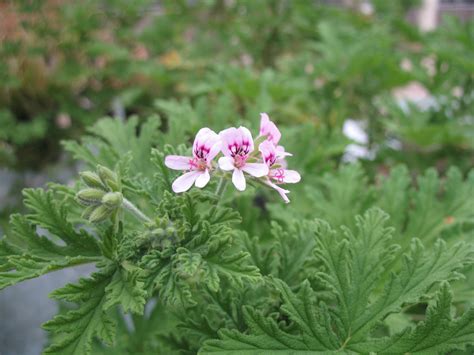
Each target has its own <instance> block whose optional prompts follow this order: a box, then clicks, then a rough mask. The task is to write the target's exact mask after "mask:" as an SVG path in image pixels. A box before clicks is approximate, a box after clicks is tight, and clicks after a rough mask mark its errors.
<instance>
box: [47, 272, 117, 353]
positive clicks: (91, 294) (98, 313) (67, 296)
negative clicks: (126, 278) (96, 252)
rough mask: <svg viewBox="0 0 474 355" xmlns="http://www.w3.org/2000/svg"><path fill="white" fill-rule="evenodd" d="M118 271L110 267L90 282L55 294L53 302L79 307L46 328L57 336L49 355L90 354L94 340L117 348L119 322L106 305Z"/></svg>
mask: <svg viewBox="0 0 474 355" xmlns="http://www.w3.org/2000/svg"><path fill="white" fill-rule="evenodd" d="M114 271H115V269H114V268H111V267H108V268H106V269H103V270H101V271H100V272H97V273H94V274H92V276H91V277H90V278H89V279H81V280H80V281H79V283H78V284H69V285H66V286H65V287H63V288H61V289H59V290H56V291H54V292H52V293H51V297H52V298H54V299H58V300H66V301H72V302H77V303H79V307H78V308H77V309H75V310H71V311H68V312H67V313H65V314H59V315H57V316H56V317H54V318H53V319H52V320H50V321H48V322H46V323H44V324H43V328H44V329H46V330H48V331H50V332H53V333H54V334H55V338H54V341H53V343H52V344H51V345H50V346H49V347H48V348H46V349H45V351H44V353H45V354H77V355H79V354H81V355H83V354H90V353H91V346H92V340H93V339H94V337H98V338H99V339H101V340H102V341H104V342H105V343H107V344H109V345H111V344H113V342H114V338H115V322H114V320H113V317H112V315H111V313H110V310H109V311H107V310H106V309H105V308H104V305H105V302H106V288H107V285H109V284H110V282H111V278H112V275H113V274H114Z"/></svg>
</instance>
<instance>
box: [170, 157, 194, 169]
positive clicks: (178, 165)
mask: <svg viewBox="0 0 474 355" xmlns="http://www.w3.org/2000/svg"><path fill="white" fill-rule="evenodd" d="M192 159H193V158H191V157H183V156H182V155H168V156H167V157H166V158H165V165H166V166H167V167H168V168H170V169H173V170H189V169H190V168H191V165H190V164H189V162H190V161H191V160H192Z"/></svg>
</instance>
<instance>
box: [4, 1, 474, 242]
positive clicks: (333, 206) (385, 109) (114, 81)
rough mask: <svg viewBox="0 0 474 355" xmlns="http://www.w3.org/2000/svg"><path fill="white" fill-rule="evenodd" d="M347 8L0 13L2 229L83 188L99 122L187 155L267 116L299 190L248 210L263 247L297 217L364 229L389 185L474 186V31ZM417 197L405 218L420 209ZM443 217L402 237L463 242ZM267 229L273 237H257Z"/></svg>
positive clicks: (229, 4)
mask: <svg viewBox="0 0 474 355" xmlns="http://www.w3.org/2000/svg"><path fill="white" fill-rule="evenodd" d="M349 3H351V5H349V6H341V4H338V5H335V4H331V3H328V2H324V1H315V2H313V1H283V0H275V1H251V0H248V1H246V0H239V1H216V0H215V1H212V0H208V1H195V2H192V1H191V2H190V1H184V0H182V1H171V0H170V1H167V0H165V1H160V2H156V1H151V0H140V1H133V2H130V1H124V0H109V1H92V0H86V1H81V2H75V1H65V0H48V1H15V2H4V3H2V4H0V36H1V37H0V41H1V47H0V82H1V85H0V166H1V172H2V174H3V175H2V176H5V181H9V183H6V184H5V185H4V186H3V191H2V192H1V195H0V198H1V200H0V210H1V213H2V219H1V226H2V230H3V231H4V232H7V231H8V228H9V227H8V225H7V216H8V215H9V214H10V213H11V212H13V211H20V210H21V209H22V207H21V206H20V201H19V200H20V199H19V198H18V196H20V194H19V190H20V189H21V188H23V187H25V186H26V187H31V186H37V185H41V184H43V183H44V181H46V180H50V181H51V180H52V181H63V182H67V181H69V180H70V178H71V176H74V175H75V171H76V170H77V169H78V168H80V167H78V166H77V165H75V163H73V161H72V159H71V157H70V156H69V155H67V154H64V153H63V152H64V149H63V146H62V145H61V141H63V140H65V139H78V138H79V137H80V136H82V135H83V134H84V133H85V131H86V128H87V127H90V126H91V125H92V124H94V122H96V121H97V120H98V119H99V118H101V117H104V116H111V117H113V119H114V120H118V121H127V122H128V123H129V124H130V132H132V133H134V132H140V131H141V130H143V129H144V128H143V127H145V128H147V127H149V126H143V124H144V123H145V122H149V123H148V124H150V125H151V126H153V127H154V128H155V129H157V130H158V131H159V132H161V133H166V134H164V135H163V137H161V138H160V139H159V140H158V139H157V140H156V145H158V142H159V143H160V145H161V144H171V145H174V146H177V145H178V144H180V143H183V142H186V141H189V140H191V139H192V137H193V135H194V134H195V132H196V131H197V130H198V129H199V128H200V127H202V126H209V127H212V128H213V129H215V130H219V129H221V128H224V127H225V126H228V125H239V124H246V125H248V126H249V127H251V128H253V130H254V131H255V130H256V129H257V126H258V114H259V113H260V112H264V111H265V112H268V113H269V114H270V116H271V117H272V118H273V119H274V120H275V121H276V122H277V123H278V124H279V126H280V127H281V129H282V131H283V135H284V137H285V146H286V148H287V150H288V151H291V152H293V154H294V155H295V157H296V158H294V159H293V161H292V164H293V167H294V168H296V169H297V170H299V171H300V172H301V174H302V176H303V179H304V180H303V181H304V183H301V184H300V185H298V186H296V187H295V188H294V189H293V191H292V193H291V198H292V204H291V206H289V207H282V206H281V205H280V204H279V203H274V202H276V201H275V199H274V196H268V195H263V196H260V197H259V198H260V199H261V200H263V201H268V203H267V204H265V209H261V212H260V213H261V215H260V216H258V215H253V216H252V215H247V216H246V215H245V211H246V210H248V208H247V207H248V206H251V205H252V204H256V205H257V206H260V203H259V200H257V201H252V200H251V199H250V196H247V195H244V196H242V197H241V198H239V199H238V201H237V203H238V204H239V205H238V207H239V209H240V210H241V212H242V214H243V220H244V221H245V222H244V225H243V228H244V229H245V230H246V231H247V232H248V233H249V234H250V235H258V234H262V235H265V234H268V233H269V232H268V231H269V227H270V219H276V220H283V219H285V217H284V216H285V215H286V214H291V215H293V216H295V217H296V218H301V217H305V218H306V217H307V218H314V217H318V218H323V219H326V220H328V221H329V222H330V223H331V224H333V225H335V226H339V225H341V224H345V225H347V226H352V227H353V226H354V219H353V216H354V215H355V214H358V213H363V212H364V211H365V210H366V209H367V208H368V207H370V206H372V205H374V204H377V205H379V206H380V205H382V207H386V211H387V212H390V211H391V210H390V208H392V210H393V208H394V206H393V204H392V203H393V201H392V200H388V201H386V202H385V205H384V202H383V201H382V202H381V201H379V200H380V199H383V197H384V193H383V191H384V190H383V186H384V185H383V183H382V182H383V181H385V180H386V179H392V180H389V181H394V182H397V181H398V182H400V184H401V189H402V190H403V189H404V190H406V191H409V186H411V185H410V184H411V183H413V186H414V187H418V183H419V184H420V186H426V189H427V190H429V186H432V185H430V181H434V180H436V179H440V180H441V181H445V177H446V176H453V174H454V175H456V174H458V175H459V176H460V177H461V178H460V179H458V180H463V179H465V178H467V175H468V172H469V170H470V169H471V168H472V167H473V165H474V154H473V153H474V122H473V120H474V119H473V116H472V112H473V108H474V104H473V101H474V90H473V86H474V64H473V63H474V62H473V60H472V58H474V49H473V46H472V43H473V40H474V21H473V20H467V21H460V20H459V19H457V18H444V19H443V20H442V21H440V24H439V26H438V27H437V28H436V29H435V30H434V31H431V32H427V33H425V32H421V31H419V30H418V28H417V27H416V26H415V25H413V24H412V23H410V22H409V21H407V17H408V14H409V12H410V11H412V10H413V8H415V7H416V6H417V3H416V2H412V1H398V2H386V1H378V0H377V1H372V2H371V4H372V11H368V10H367V8H364V7H363V6H362V7H361V5H362V3H365V2H359V1H353V2H349ZM348 119H351V120H350V121H348ZM101 122H102V123H101V124H100V125H99V126H95V128H94V129H90V131H89V133H90V135H92V136H99V137H100V136H101V134H102V135H103V136H102V139H104V140H107V139H108V140H109V141H110V142H112V143H113V144H115V145H116V147H117V149H118V148H119V147H121V146H122V147H128V146H129V145H128V144H129V142H128V137H127V136H124V137H119V136H111V137H107V132H108V130H107V128H108V127H107V126H106V123H105V122H109V121H101ZM150 122H151V123H150ZM97 127H99V128H97ZM351 127H352V129H350V128H351ZM344 128H345V129H344ZM348 131H349V132H352V134H349V136H348V134H347V132H348ZM354 131H355V132H356V133H357V132H358V133H359V134H358V135H354ZM71 144H72V143H68V144H66V147H67V148H69V150H74V149H71ZM151 145H152V146H153V145H154V144H153V143H151ZM118 152H119V153H120V152H121V153H125V151H120V150H119V151H118ZM139 154H141V153H139ZM144 154H145V153H144ZM357 159H358V160H359V163H358V164H355V165H349V166H348V167H346V166H345V165H343V163H345V162H353V161H354V160H357ZM141 164H146V162H143V163H141ZM400 164H404V165H405V166H406V168H400V167H397V166H399V165H400ZM453 166H456V167H457V169H458V170H456V173H453V172H452V171H454V170H452V169H450V168H452V167H453ZM395 167H397V168H395ZM138 168H139V169H141V170H140V171H143V170H145V169H144V168H143V166H141V167H138ZM429 168H432V169H434V170H429V171H428V172H426V171H427V169H429ZM403 169H406V171H405V170H404V172H401V171H402V170H403ZM434 171H436V172H437V174H435V173H434ZM448 171H451V172H450V173H448ZM433 174H434V175H436V177H433V176H434V175H433ZM438 174H439V178H438V177H437V176H438ZM449 174H451V175H449ZM38 175H39V178H38ZM456 176H457V175H456ZM8 177H10V178H8ZM452 179H455V178H453V177H452ZM458 180H453V181H458ZM354 181H355V182H358V183H357V184H354V183H349V182H354ZM423 181H424V184H425V185H423ZM432 184H435V185H436V184H437V182H432ZM436 186H437V185H436ZM466 189H467V188H466ZM465 191H467V192H464V193H465V194H466V193H469V190H465ZM408 194H409V193H408V192H407V196H408ZM471 194H472V192H471ZM400 195H403V194H400ZM409 196H412V195H409ZM411 198H412V197H406V198H405V200H403V199H402V200H403V201H405V202H404V203H405V205H403V203H402V202H403V201H402V202H400V203H401V205H400V206H401V207H400V208H402V209H404V210H407V211H409V210H408V208H409V207H410V206H411V208H412V211H415V210H416V208H414V207H413V206H414V205H415V206H416V197H415V198H413V200H410V199H411ZM407 201H408V202H407ZM409 201H412V202H410V203H409ZM443 208H444V207H443ZM446 208H447V207H446ZM470 208H474V206H472V204H471V205H466V206H465V210H466V211H469V210H470ZM341 211H343V212H341ZM437 211H438V212H437V213H439V215H437V214H434V215H433V220H432V221H433V223H427V224H423V223H421V222H420V223H421V224H419V225H416V223H414V222H413V223H410V222H409V221H410V220H411V219H412V218H413V219H415V217H416V216H415V217H414V215H413V214H414V213H415V212H406V213H405V214H400V215H399V217H398V218H399V219H400V220H399V221H397V223H399V226H400V230H402V231H405V228H407V229H408V231H409V233H410V234H417V233H421V232H426V233H428V235H430V233H431V234H432V235H433V236H434V235H438V234H437V233H438V232H439V231H440V230H443V231H444V229H446V230H447V231H445V232H443V233H447V234H449V233H451V232H452V231H451V232H450V229H449V228H447V227H446V226H448V227H449V225H450V223H451V219H450V217H452V218H458V217H457V215H456V216H455V217H453V215H452V214H453V213H454V212H456V213H459V218H465V214H464V212H463V211H464V210H462V211H458V210H456V211H454V212H452V211H451V210H450V211H442V208H441V207H440V208H439V209H438V210H437ZM262 216H263V217H265V218H263V221H264V222H265V223H260V224H259V223H256V220H257V218H259V217H262ZM270 216H271V218H270ZM469 218H470V217H469ZM466 219H467V218H466ZM470 223H472V221H471V222H470ZM427 225H428V227H426V226H427ZM425 227H426V228H428V230H426V229H423V228H425ZM445 227H446V228H445ZM471 227H472V225H471ZM410 228H411V229H410ZM417 228H418V229H417ZM430 228H431V229H430ZM459 228H464V229H469V225H468V226H466V225H465V224H462V225H461V227H459ZM420 231H421V232H420ZM465 235H466V236H465V238H467V237H468V236H470V237H471V238H472V234H469V233H466V234H465ZM433 238H434V237H433Z"/></svg>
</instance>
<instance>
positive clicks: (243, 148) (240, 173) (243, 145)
mask: <svg viewBox="0 0 474 355" xmlns="http://www.w3.org/2000/svg"><path fill="white" fill-rule="evenodd" d="M219 136H220V137H221V144H222V146H221V149H222V154H224V156H223V157H221V158H219V167H220V168H221V169H222V170H224V171H231V170H233V173H232V183H233V184H234V186H235V187H236V188H237V190H240V191H244V190H245V187H246V182H245V176H244V172H245V173H247V174H249V175H252V176H254V177H262V176H265V175H267V174H268V166H267V165H266V164H263V163H252V162H248V161H247V160H248V159H249V157H250V153H252V151H253V149H254V144H253V139H252V134H251V133H250V131H249V130H248V129H247V128H245V127H239V128H235V127H231V128H228V129H225V130H223V131H221V132H220V133H219Z"/></svg>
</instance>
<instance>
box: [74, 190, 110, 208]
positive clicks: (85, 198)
mask: <svg viewBox="0 0 474 355" xmlns="http://www.w3.org/2000/svg"><path fill="white" fill-rule="evenodd" d="M104 194H105V192H104V191H102V190H98V189H83V190H81V191H79V192H78V193H77V194H76V199H77V201H78V202H79V203H80V204H82V205H85V206H90V205H98V204H100V203H101V201H102V197H104Z"/></svg>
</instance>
